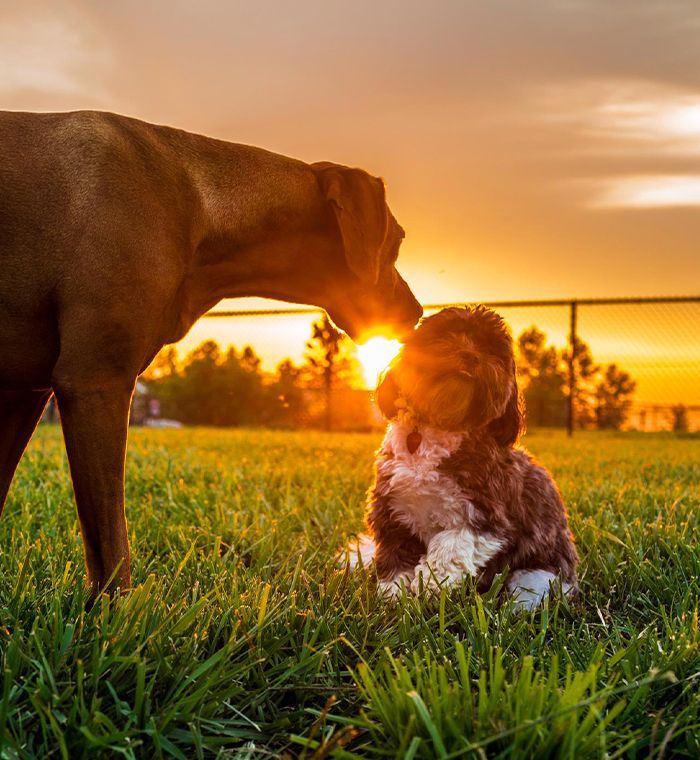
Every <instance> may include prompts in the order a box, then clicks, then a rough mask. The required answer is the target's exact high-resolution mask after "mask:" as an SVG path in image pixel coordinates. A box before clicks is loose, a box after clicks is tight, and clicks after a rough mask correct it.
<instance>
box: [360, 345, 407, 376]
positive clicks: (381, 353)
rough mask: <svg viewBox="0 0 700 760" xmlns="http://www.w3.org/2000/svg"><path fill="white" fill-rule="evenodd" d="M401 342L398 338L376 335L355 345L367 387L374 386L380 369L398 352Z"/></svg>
mask: <svg viewBox="0 0 700 760" xmlns="http://www.w3.org/2000/svg"><path fill="white" fill-rule="evenodd" d="M400 348H401V343H400V342H399V341H398V340H388V339H387V338H382V337H380V336H377V337H375V338H370V339H369V340H368V341H367V342H366V343H364V344H362V345H359V346H357V358H358V359H359V361H360V364H361V365H362V372H363V374H364V376H365V382H366V383H367V387H368V388H374V387H376V385H377V381H378V380H379V375H381V373H382V370H384V369H385V368H386V367H387V365H388V364H389V362H391V360H392V359H393V358H394V357H395V356H396V354H398V352H399V350H400Z"/></svg>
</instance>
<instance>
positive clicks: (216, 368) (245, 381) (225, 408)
mask: <svg viewBox="0 0 700 760" xmlns="http://www.w3.org/2000/svg"><path fill="white" fill-rule="evenodd" d="M359 376H360V367H359V364H358V362H357V360H356V359H355V357H354V356H353V355H352V343H351V341H350V340H349V339H348V338H346V337H345V335H344V334H343V333H341V332H339V331H338V330H336V329H335V328H334V327H333V325H332V324H331V323H330V321H329V320H328V318H327V317H324V318H323V319H321V320H319V321H318V322H315V323H314V325H313V326H312V335H311V338H310V339H309V340H308V342H307V343H306V351H305V353H304V358H303V361H302V363H301V364H298V365H297V364H295V363H294V362H293V361H292V360H291V359H285V360H284V361H282V362H281V363H280V364H279V365H278V366H277V368H276V370H275V372H274V373H266V372H263V371H262V369H261V362H260V358H259V357H258V356H257V355H256V353H255V351H254V350H253V349H252V348H251V347H250V346H246V347H245V348H243V350H242V351H240V352H239V351H236V350H235V349H234V348H229V349H228V350H226V351H222V350H221V348H220V347H219V345H218V344H217V343H216V342H215V341H212V340H209V341H205V342H204V343H202V344H200V345H199V346H197V348H195V349H194V350H193V351H191V352H190V353H189V354H188V355H187V356H186V357H185V359H184V361H182V362H179V361H178V359H177V351H176V349H175V348H173V347H167V348H165V349H163V351H161V352H160V353H159V354H158V356H156V358H155V359H154V361H153V363H152V364H151V366H150V367H149V368H148V370H147V371H146V372H145V373H144V375H142V377H141V385H142V386H145V388H146V392H145V396H146V397H147V398H146V399H141V400H140V401H139V400H137V403H138V404H139V407H140V414H137V415H136V417H138V416H148V414H149V411H150V408H152V402H153V401H155V402H156V403H157V408H158V416H160V417H163V418H170V419H174V420H178V421H179V422H182V423H185V424H187V425H214V426H220V427H228V426H245V425H251V426H267V427H279V428H285V427H290V428H291V427H318V428H323V427H325V428H332V427H338V428H342V429H348V428H357V427H362V426H363V419H364V427H366V426H367V424H368V423H367V421H366V417H367V415H366V414H364V416H363V415H362V414H361V413H360V414H359V415H358V411H360V410H358V404H361V402H360V399H358V398H356V394H354V393H353V386H354V385H355V384H356V381H357V379H358V378H359ZM329 396H332V403H331V405H329V404H328V403H327V401H328V398H329ZM360 396H361V397H362V399H363V400H366V394H362V393H360ZM333 402H335V403H333ZM134 416H135V415H134V413H133V411H132V418H133V417H134ZM358 420H359V421H358ZM137 421H140V420H137Z"/></svg>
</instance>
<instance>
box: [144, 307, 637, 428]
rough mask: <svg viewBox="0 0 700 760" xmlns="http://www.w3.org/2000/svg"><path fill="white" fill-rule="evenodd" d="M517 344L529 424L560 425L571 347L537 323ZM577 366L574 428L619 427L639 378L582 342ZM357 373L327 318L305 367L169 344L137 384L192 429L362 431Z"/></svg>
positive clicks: (364, 404) (250, 353)
mask: <svg viewBox="0 0 700 760" xmlns="http://www.w3.org/2000/svg"><path fill="white" fill-rule="evenodd" d="M516 344H517V345H516V355H517V362H518V374H519V384H520V387H521V389H522V390H523V396H524V400H525V406H526V414H527V421H528V425H529V426H530V427H562V426H564V425H566V421H567V413H568V397H569V363H570V355H569V353H568V351H567V350H560V349H558V348H557V347H556V346H554V345H550V344H548V343H547V337H546V335H545V334H544V333H543V332H542V331H540V330H539V329H538V328H537V327H534V326H533V327H531V328H529V329H528V330H525V331H523V332H522V333H521V334H520V335H519V337H518V339H517V341H516ZM573 364H574V371H575V377H576V388H575V392H574V411H575V417H576V426H577V427H579V428H581V427H583V428H585V427H589V428H602V429H604V428H613V429H618V428H620V427H621V426H622V425H623V424H624V422H625V419H626V417H627V414H628V412H629V409H630V406H631V403H632V396H633V393H634V389H635V386H636V383H635V381H634V380H633V379H632V378H631V377H630V375H629V374H628V373H627V372H625V371H624V370H622V369H620V368H619V367H618V366H617V365H615V364H609V365H607V366H605V367H603V366H601V365H599V364H598V363H596V361H595V360H594V358H593V356H592V354H591V351H590V348H589V347H588V345H587V344H586V343H585V342H584V341H581V340H579V341H578V343H577V346H576V351H575V354H574V357H573ZM360 372H361V370H360V367H359V364H358V362H357V360H356V358H355V357H354V355H353V349H352V343H351V341H350V340H349V339H348V338H347V337H345V336H344V335H343V334H342V333H340V332H338V331H337V330H335V328H334V327H333V326H332V325H331V324H330V322H329V321H328V319H327V318H324V319H322V320H319V321H318V322H316V323H314V324H313V326H312V334H311V337H310V339H309V341H308V342H307V344H306V352H305V354H304V358H303V361H302V363H301V364H295V363H294V362H292V361H291V359H286V360H285V361H283V362H281V363H280V364H279V365H278V366H277V368H276V370H275V372H274V373H265V372H263V371H262V369H261V365H260V359H259V357H258V356H257V355H256V354H255V352H254V350H253V349H252V348H251V347H250V346H246V347H245V348H244V349H243V350H242V351H240V352H239V351H236V350H235V349H233V348H230V349H228V350H227V351H222V350H221V349H220V348H219V346H218V345H217V344H216V343H215V342H214V341H206V342H205V343H202V344H201V345H200V346H198V347H197V348H196V349H194V350H193V351H192V352H191V353H189V354H188V355H187V356H186V357H185V359H184V361H182V362H178V360H177V354H176V351H175V349H174V348H167V349H165V350H164V351H162V352H161V353H160V354H159V355H158V356H157V357H156V359H155V360H154V362H153V364H152V365H151V366H150V367H149V369H148V370H147V372H146V373H145V374H144V376H143V377H142V381H143V384H144V385H145V387H146V389H147V390H146V395H147V397H148V399H149V400H154V401H156V403H157V406H158V408H159V415H160V416H161V417H164V418H171V419H175V420H178V421H180V422H183V423H185V424H189V425H215V426H243V425H253V426H269V427H289V428H292V427H293V428H296V427H318V428H327V429H331V428H333V429H335V428H338V429H358V428H362V427H367V426H368V425H369V403H368V398H367V394H366V393H365V392H362V391H358V390H356V388H357V386H358V385H359V378H360ZM329 401H330V403H329ZM145 408H147V405H146V407H145Z"/></svg>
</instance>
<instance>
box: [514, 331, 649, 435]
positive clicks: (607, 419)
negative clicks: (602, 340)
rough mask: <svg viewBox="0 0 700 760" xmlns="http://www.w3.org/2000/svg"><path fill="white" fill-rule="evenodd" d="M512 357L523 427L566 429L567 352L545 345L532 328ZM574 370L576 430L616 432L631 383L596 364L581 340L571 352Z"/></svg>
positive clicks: (633, 384)
mask: <svg viewBox="0 0 700 760" xmlns="http://www.w3.org/2000/svg"><path fill="white" fill-rule="evenodd" d="M516 356H517V361H518V375H519V384H520V387H521V388H522V389H523V397H524V400H525V410H526V414H527V422H528V424H529V425H530V426H531V427H562V426H564V425H566V421H567V415H568V404H569V369H570V363H571V359H572V357H571V353H570V351H569V350H567V349H565V350H559V349H557V347H556V346H553V345H548V344H547V336H546V335H545V334H544V333H543V332H542V331H541V330H538V329H537V327H534V326H533V327H531V328H529V329H528V330H524V331H523V332H522V333H521V334H520V335H519V337H518V340H517V352H516ZM573 369H574V377H575V388H574V393H573V406H574V418H575V421H576V427H577V428H599V429H615V430H618V429H619V428H621V427H622V425H623V424H624V422H625V420H626V419H627V415H628V413H629V410H630V407H631V405H632V397H633V394H634V390H635V388H636V385H637V384H636V382H635V381H634V380H633V379H632V378H631V377H630V375H629V374H628V373H627V372H625V371H624V370H623V369H621V368H620V367H618V366H617V365H616V364H608V365H607V366H605V367H603V366H601V365H600V364H597V363H596V361H595V360H594V358H593V355H592V354H591V350H590V348H589V346H588V345H587V344H586V342H585V341H583V340H581V339H580V338H579V339H578V340H577V342H576V350H575V351H574V354H573Z"/></svg>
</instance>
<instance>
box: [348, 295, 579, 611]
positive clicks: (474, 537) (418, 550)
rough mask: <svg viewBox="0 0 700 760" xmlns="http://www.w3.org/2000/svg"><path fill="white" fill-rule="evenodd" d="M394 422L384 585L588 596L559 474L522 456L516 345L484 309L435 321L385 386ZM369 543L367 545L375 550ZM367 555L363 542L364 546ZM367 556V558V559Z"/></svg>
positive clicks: (383, 463)
mask: <svg viewBox="0 0 700 760" xmlns="http://www.w3.org/2000/svg"><path fill="white" fill-rule="evenodd" d="M377 401H378V403H379V406H380V408H381V410H382V412H383V414H384V415H385V416H386V417H387V418H388V419H389V425H388V429H387V432H386V436H385V438H384V442H383V444H382V447H381V449H380V450H379V452H378V457H377V463H376V481H375V483H374V486H373V488H372V489H371V491H370V498H369V503H368V509H367V524H368V527H369V531H370V535H371V538H372V539H373V541H374V559H375V563H376V571H377V575H378V578H379V582H380V584H381V587H382V589H383V590H384V591H385V592H386V593H388V594H393V593H396V592H397V591H398V590H399V588H400V585H401V584H405V585H406V587H407V588H408V589H410V590H411V591H413V592H414V593H417V592H418V591H419V589H420V584H421V580H420V578H421V576H422V583H423V585H424V587H431V586H433V587H434V586H435V585H436V584H441V585H444V584H447V585H450V584H455V583H459V582H461V580H462V579H463V578H464V577H465V576H467V575H470V576H475V577H476V578H477V579H478V580H477V583H478V588H479V589H480V590H486V589H488V588H489V587H490V585H491V583H492V581H493V578H494V576H495V575H496V574H497V573H500V572H502V571H503V570H504V569H506V568H508V570H509V576H508V579H507V581H506V588H507V590H508V591H509V592H510V593H511V594H512V596H513V598H514V599H515V602H516V604H517V605H518V606H520V607H527V608H530V607H534V606H536V605H537V604H539V603H540V601H541V600H542V599H543V598H544V597H545V595H547V594H548V593H549V591H550V588H551V587H553V586H554V587H557V588H558V587H559V586H561V589H562V591H563V592H564V593H568V592H570V591H572V590H575V589H576V562H577V557H576V549H575V548H574V544H573V541H572V538H571V534H570V531H569V527H568V524H567V519H566V511H565V509H564V505H563V503H562V499H561V496H560V494H559V491H558V490H557V487H556V485H555V484H554V481H553V480H552V477H551V476H550V474H549V473H548V472H547V471H546V470H545V469H544V468H543V467H541V466H540V465H538V464H536V463H535V462H534V461H533V459H532V458H531V457H530V456H529V455H528V454H527V453H526V452H525V451H522V450H520V449H516V448H514V445H515V443H516V441H517V439H518V436H519V434H520V431H521V424H522V417H521V409H520V402H519V395H518V388H517V384H516V374H515V358H514V355H513V341H512V339H511V336H510V334H509V332H508V329H507V327H506V326H505V324H504V322H503V320H502V319H501V318H500V317H499V316H498V315H497V314H496V313H495V312H493V311H491V310H490V309H487V308H485V307H482V306H477V307H475V308H450V309H445V310H443V311H441V312H439V313H437V314H434V315H433V316H430V317H428V318H426V319H424V320H423V322H422V323H421V324H420V326H419V327H418V328H417V330H416V331H415V332H414V333H413V335H411V337H410V338H409V339H408V340H407V342H406V344H405V345H404V347H403V348H402V350H401V353H400V354H399V355H398V357H397V358H396V359H395V360H394V361H393V362H392V364H391V366H390V367H389V369H388V370H387V372H386V374H385V375H384V378H383V379H382V381H381V383H380V384H379V387H378V388H377ZM366 547H367V544H366V543H365V548H366ZM360 548H362V541H361V542H360ZM363 559H365V560H366V559H367V556H366V554H365V556H364V557H363Z"/></svg>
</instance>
